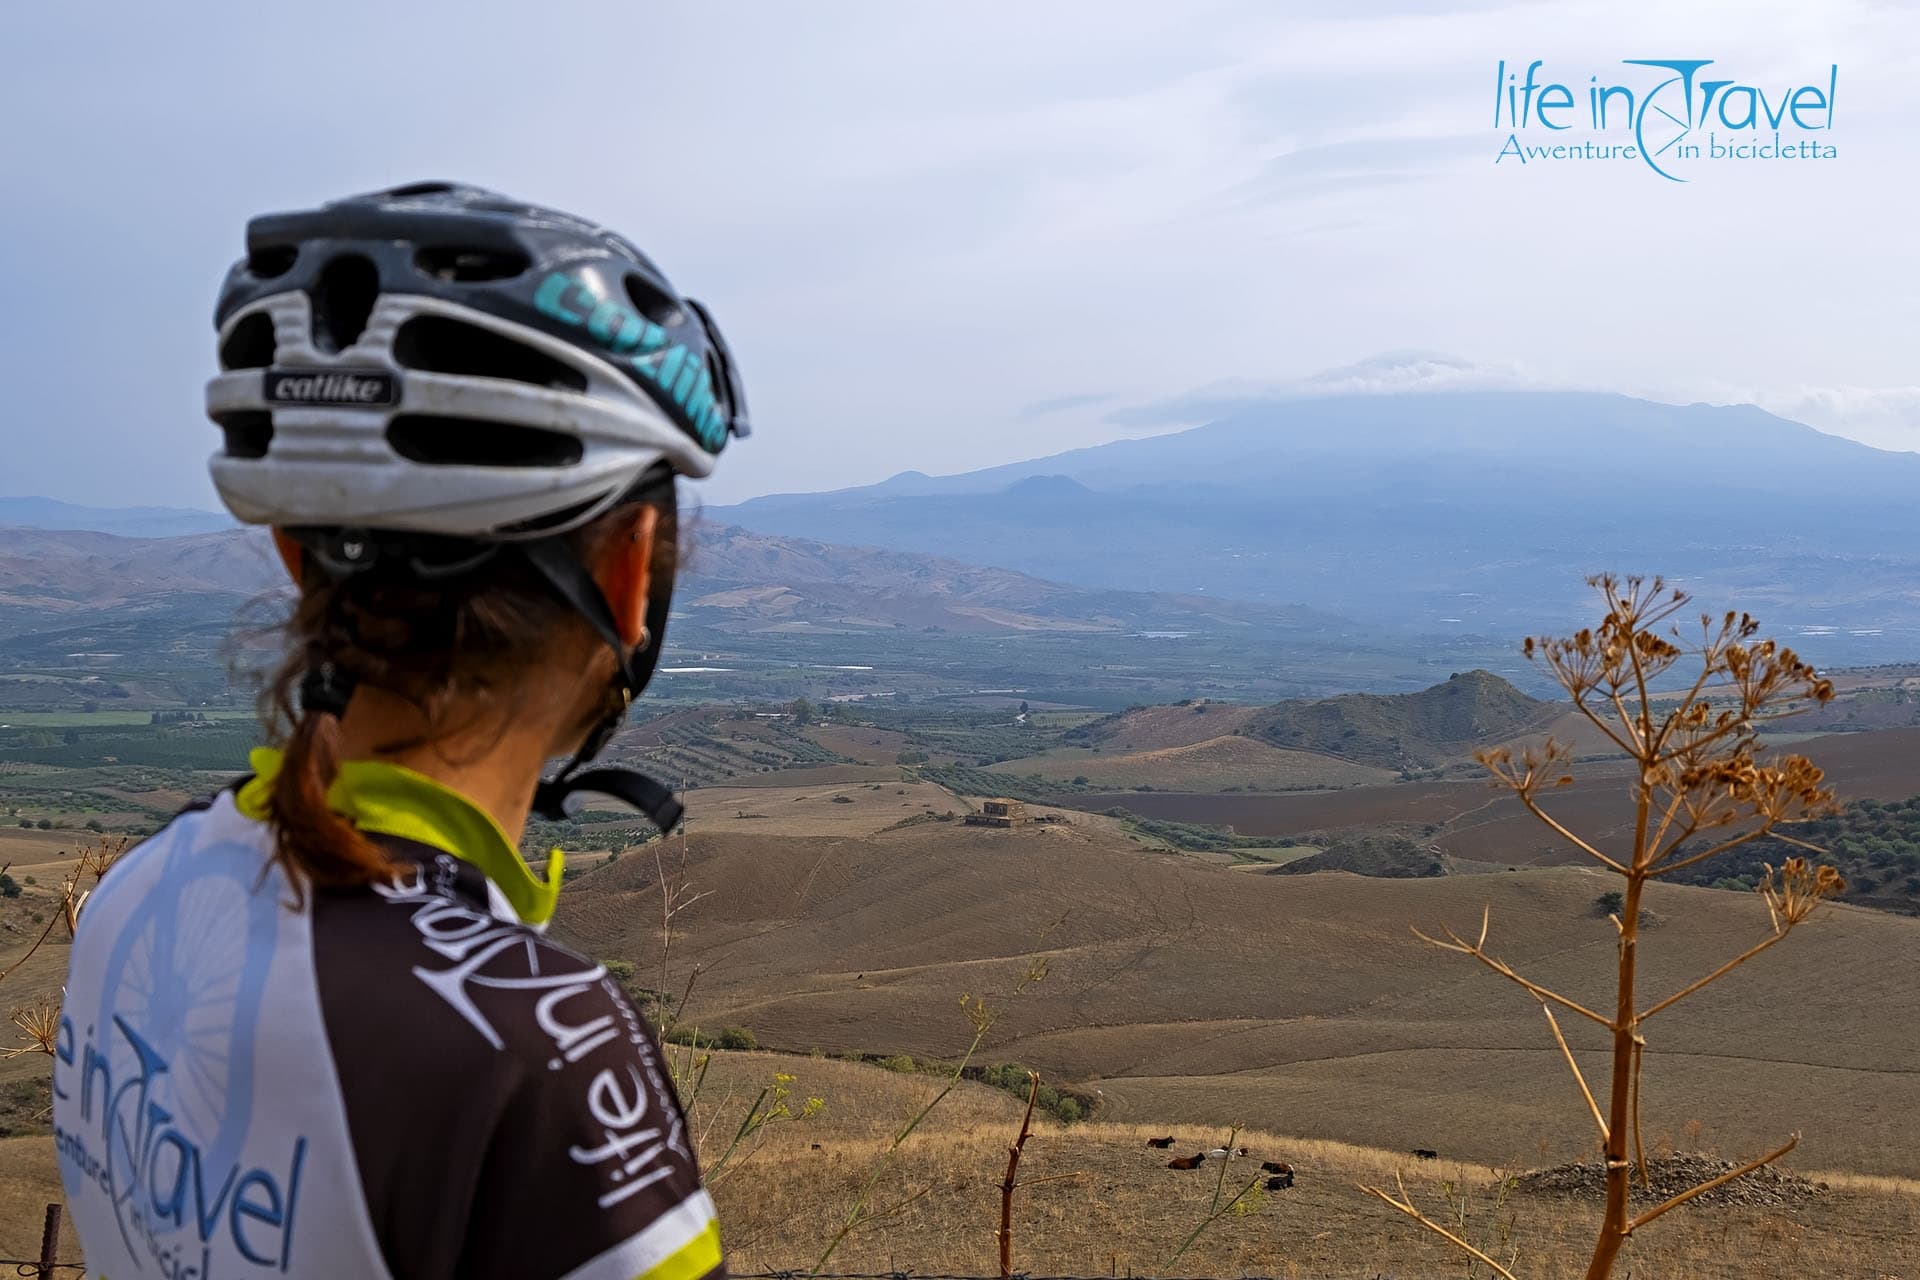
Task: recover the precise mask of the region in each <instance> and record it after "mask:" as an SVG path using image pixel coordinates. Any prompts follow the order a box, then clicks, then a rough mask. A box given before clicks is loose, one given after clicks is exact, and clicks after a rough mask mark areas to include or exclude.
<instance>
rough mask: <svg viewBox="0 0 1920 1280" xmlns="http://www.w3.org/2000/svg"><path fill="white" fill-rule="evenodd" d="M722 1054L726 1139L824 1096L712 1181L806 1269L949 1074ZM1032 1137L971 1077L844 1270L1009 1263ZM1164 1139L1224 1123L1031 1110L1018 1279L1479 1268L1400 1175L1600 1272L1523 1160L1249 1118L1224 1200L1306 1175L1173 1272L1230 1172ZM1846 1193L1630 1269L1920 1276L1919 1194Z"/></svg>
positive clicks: (755, 1240) (766, 1258) (1662, 1250)
mask: <svg viewBox="0 0 1920 1280" xmlns="http://www.w3.org/2000/svg"><path fill="white" fill-rule="evenodd" d="M719 1059H720V1060H719V1061H718V1062H717V1065H716V1066H715V1068H714V1070H713V1071H712V1072H711V1073H710V1075H709V1079H708V1084H707V1091H706V1092H707V1095H708V1097H709V1099H710V1100H711V1101H710V1103H709V1105H707V1106H705V1107H703V1108H700V1109H698V1114H699V1116H700V1118H701V1119H703V1120H705V1121H707V1122H708V1123H709V1125H710V1128H711V1132H712V1133H713V1134H715V1135H719V1134H726V1135H730V1134H731V1132H732V1130H733V1128H734V1127H735V1123H734V1118H735V1117H736V1116H737V1115H738V1114H739V1109H740V1107H741V1106H742V1105H744V1099H746V1098H748V1097H750V1096H751V1095H752V1093H753V1092H754V1091H756V1090H757V1088H758V1087H759V1084H760V1083H764V1082H765V1081H766V1080H767V1079H769V1078H770V1077H771V1075H772V1073H774V1072H776V1071H779V1072H785V1073H789V1074H792V1075H793V1076H794V1077H795V1082H794V1085H793V1088H794V1089H795V1090H796V1092H797V1093H798V1094H800V1095H813V1096H817V1097H820V1098H821V1099H822V1100H823V1101H824V1102H825V1103H826V1107H825V1110H824V1111H823V1112H822V1113H821V1114H820V1115H819V1116H817V1117H815V1118H813V1119H811V1120H806V1121H800V1122H795V1123H793V1124H789V1125H783V1126H776V1127H774V1128H773V1129H771V1130H769V1131H768V1132H767V1136H766V1138H765V1141H764V1143H762V1144H761V1145H760V1146H759V1147H758V1149H757V1150H754V1151H753V1152H752V1154H751V1155H750V1156H749V1157H748V1158H747V1159H746V1160H745V1161H744V1162H743V1163H739V1164H738V1165H737V1167H736V1168H735V1169H733V1170H732V1171H730V1173H729V1174H728V1176H726V1177H724V1178H723V1179H722V1180H721V1182H720V1183H719V1185H718V1186H717V1187H716V1188H715V1195H716V1199H717V1200H718V1202H719V1206H720V1214H721V1223H722V1227H723V1233H724V1237H725V1240H726V1244H727V1248H728V1251H729V1254H730V1259H731V1265H732V1266H733V1267H734V1268H735V1269H736V1270H738V1271H757V1270H763V1269H768V1270H773V1269H789V1268H798V1269H804V1268H807V1267H809V1266H811V1265H812V1264H813V1263H814V1262H815V1261H816V1260H817V1259H818V1257H819V1256H820V1253H821V1252H822V1251H823V1250H824V1249H825V1248H826V1246H827V1245H828V1243H829V1242H830V1241H831V1239H832V1237H833V1234H834V1233H835V1232H836V1231H837V1230H838V1228H839V1226H840V1224H841V1223H843V1222H844V1221H845V1220H846V1215H847V1213H848V1211H849V1209H850V1208H851V1206H852V1205H853V1203H854V1202H855V1198H856V1197H857V1195H858V1194H859V1191H860V1188H861V1186H862V1184H863V1183H865V1181H866V1179H867V1178H868V1176H869V1174H870V1173H871V1171H872V1170H873V1169H874V1168H875V1166H876V1164H877V1163H878V1162H879V1161H880V1160H881V1158H882V1157H883V1155H884V1153H885V1151H886V1149H887V1146H888V1144H889V1142H890V1139H891V1135H892V1134H893V1133H894V1132H895V1131H897V1128H898V1126H899V1125H900V1124H901V1122H902V1121H903V1120H904V1119H905V1118H906V1117H907V1116H908V1115H910V1114H912V1112H913V1111H915V1110H917V1109H918V1108H919V1107H920V1106H923V1105H925V1101H926V1100H927V1099H928V1098H929V1097H931V1095H932V1094H933V1093H934V1092H935V1091H936V1089H937V1088H938V1082H937V1081H935V1080H933V1079H931V1078H929V1077H925V1076H903V1075H896V1074H893V1073H890V1072H886V1071H882V1070H880V1069H879V1068H876V1067H869V1066H862V1065H854V1064H848V1063H842V1062H836V1061H832V1060H827V1059H813V1058H800V1059H795V1058H790V1057H775V1056H772V1055H766V1054H738V1055H734V1054H727V1055H719ZM714 1104H717V1105H714ZM1018 1128H1019V1107H1018V1105H1017V1104H1016V1103H1015V1101H1014V1099H1013V1098H1012V1097H1011V1096H1010V1095H1007V1094H1004V1093H998V1092H996V1091H992V1090H988V1089H986V1088H984V1087H982V1086H974V1085H963V1086H961V1087H960V1088H959V1089H957V1090H956V1091H955V1092H954V1093H953V1094H952V1095H950V1096H949V1097H948V1098H947V1100H946V1101H945V1102H944V1103H942V1104H941V1106H940V1107H939V1108H938V1109H936V1110H935V1111H934V1112H933V1114H932V1115H931V1117H930V1118H929V1120H928V1122H927V1123H926V1125H925V1126H924V1127H923V1128H922V1129H921V1130H919V1131H918V1132H916V1133H915V1135H914V1136H912V1137H911V1138H909V1139H908V1140H907V1141H906V1143H905V1144H903V1145H902V1146H901V1148H900V1149H899V1152H898V1154H897V1155H896V1156H895V1158H894V1159H893V1161H892V1162H891V1163H890V1166H889V1169H888V1171H887V1172H886V1174H885V1175H884V1176H883V1177H882V1178H881V1179H880V1181H879V1183H878V1184H877V1186H876V1188H875V1190H874V1192H873V1194H872V1198H871V1206H872V1208H873V1209H874V1210H876V1211H879V1216H877V1217H876V1218H875V1219H873V1220H872V1221H870V1222H869V1223H868V1224H867V1225H865V1226H864V1227H862V1228H861V1229H860V1230H858V1231H856V1232H855V1233H853V1234H852V1235H851V1236H850V1237H849V1238H848V1239H847V1240H846V1241H845V1242H844V1243H843V1244H842V1245H841V1246H840V1247H839V1249H838V1251H837V1252H836V1253H835V1254H834V1256H833V1258H832V1261H831V1266H832V1267H833V1268H839V1269H846V1270H862V1271H868V1270H884V1271H905V1270H917V1271H922V1272H929V1273H942V1272H954V1271H959V1272H963V1273H965V1272H970V1273H972V1274H976V1275H991V1274H993V1272H994V1269H995V1267H996V1266H997V1261H998V1260H997V1254H996V1249H997V1245H996V1241H995V1237H994V1232H995V1230H996V1229H997V1228H998V1225H999V1208H1000V1194H999V1185H1000V1181H1001V1178H1002V1176H1003V1175H1004V1172H1005V1166H1006V1144H1007V1143H1008V1142H1010V1141H1011V1140H1012V1138H1013V1136H1014V1134H1015V1133H1016V1132H1017V1130H1018ZM1164 1135H1173V1136H1176V1137H1178V1138H1179V1139H1180V1153H1181V1154H1190V1153H1191V1152H1192V1151H1196V1150H1200V1149H1202V1148H1204V1147H1209V1146H1212V1145H1214V1144H1216V1143H1220V1142H1223V1141H1224V1140H1225V1139H1226V1136H1227V1134H1226V1130H1225V1129H1224V1128H1221V1127H1218V1126H1208V1125H1203V1124H1195V1123H1156V1124H1144V1123H1141V1124H1128V1123H1105V1122H1095V1123H1089V1124H1082V1125H1077V1126H1074V1127H1071V1128H1066V1127H1062V1126H1060V1125H1058V1124H1056V1123H1053V1122H1051V1121H1047V1120H1044V1119H1042V1120H1039V1121H1036V1128H1035V1132H1034V1135H1033V1137H1032V1138H1031V1139H1030V1140H1029V1142H1028V1143H1027V1147H1026V1151H1025V1155H1024V1157H1023V1160H1022V1163H1021V1168H1020V1173H1021V1176H1022V1178H1023V1179H1029V1180H1032V1182H1033V1184H1034V1185H1030V1186H1027V1187H1025V1188H1023V1189H1022V1190H1020V1191H1018V1192H1016V1195H1015V1200H1014V1205H1015V1211H1014V1216H1013V1240H1014V1254H1013V1257H1014V1266H1015V1267H1016V1269H1019V1270H1023V1271H1031V1272H1033V1273H1036V1274H1049V1273H1051V1274H1075V1275H1105V1274H1154V1273H1158V1274H1178V1275H1225V1276H1232V1275H1264V1276H1285V1277H1296V1278H1299V1280H1306V1278H1308V1277H1314V1278H1319V1277H1328V1278H1331V1277H1355V1278H1365V1280H1377V1278H1378V1277H1386V1276H1396V1277H1415V1276H1420V1277H1428V1276H1443V1275H1444V1276H1465V1275H1467V1274H1468V1272H1467V1270H1466V1268H1465V1267H1464V1266H1463V1265H1462V1262H1463V1260H1462V1259H1461V1258H1460V1256H1459V1255H1458V1254H1456V1253H1453V1252H1451V1251H1450V1250H1449V1249H1448V1247H1447V1246H1445V1245H1444V1244H1443V1243H1441V1242H1439V1241H1437V1240H1436V1239H1435V1238H1433V1237H1432V1236H1430V1235H1428V1234H1426V1233H1425V1232H1423V1231H1422V1230H1420V1229H1419V1228H1418V1227H1416V1226H1415V1225H1414V1224H1412V1223H1411V1222H1409V1221H1407V1220H1406V1219H1405V1218H1403V1217H1401V1216H1400V1215H1398V1214H1396V1213H1394V1212H1393V1211H1392V1210H1390V1209H1388V1208H1387V1207H1386V1206H1384V1205H1382V1204H1380V1203H1379V1202H1378V1201H1376V1200H1373V1199H1371V1198H1369V1197H1367V1196H1365V1195H1364V1194H1362V1193H1361V1192H1360V1191H1359V1190H1358V1188H1357V1185H1356V1184H1358V1183H1361V1182H1368V1183H1385V1184H1386V1185H1387V1186H1389V1187H1391V1186H1392V1180H1393V1177H1394V1175H1395V1174H1396V1173H1398V1174H1400V1175H1401V1176H1403V1177H1404V1178H1405V1179H1406V1184H1407V1187H1408V1189H1409V1191H1411V1192H1412V1193H1413V1195H1414V1197H1415V1200H1416V1202H1417V1203H1418V1204H1419V1205H1420V1206H1421V1207H1422V1208H1424V1209H1425V1210H1427V1211H1428V1212H1429V1213H1431V1214H1433V1215H1434V1216H1436V1217H1442V1218H1445V1219H1447V1220H1449V1221H1451V1222H1454V1223H1456V1224H1457V1223H1458V1222H1459V1221H1460V1218H1461V1215H1462V1214H1464V1218H1465V1222H1466V1234H1467V1236H1468V1238H1469V1239H1471V1240H1472V1241H1473V1242H1474V1243H1476V1244H1478V1245H1480V1246H1482V1247H1484V1248H1486V1249H1487V1250H1488V1251H1489V1252H1491V1253H1494V1254H1495V1255H1496V1256H1498V1257H1501V1258H1502V1259H1503V1260H1512V1261H1514V1262H1515V1265H1516V1269H1517V1271H1518V1272H1519V1274H1521V1275H1523V1276H1526V1277H1528V1278H1529V1280H1570V1278H1571V1277H1577V1276H1579V1275H1581V1274H1582V1273H1583V1265H1584V1264H1580V1263H1577V1261H1576V1259H1578V1258H1579V1257H1580V1256H1581V1250H1582V1248H1583V1247H1584V1246H1585V1245H1587V1244H1588V1243H1589V1238H1590V1236H1591V1234H1592V1231H1593V1224H1594V1223H1595V1222H1596V1220H1597V1206H1596V1205H1594V1204H1591V1203H1585V1202H1580V1201H1570V1200H1566V1199H1561V1198H1554V1197H1542V1196H1530V1195H1527V1194H1524V1193H1520V1192H1515V1191H1512V1190H1507V1191H1505V1192H1503V1191H1502V1184H1503V1182H1504V1181H1505V1179H1506V1178H1507V1177H1509V1176H1511V1175H1512V1174H1513V1173H1515V1172H1517V1170H1518V1167H1517V1166H1509V1167H1502V1168H1496V1167H1492V1166H1489V1165H1485V1164H1478V1163H1473V1162H1467V1161H1460V1160H1453V1159H1445V1158H1443V1159H1440V1160H1436V1161H1419V1160H1414V1159H1412V1158H1410V1157H1409V1156H1408V1155H1406V1154H1404V1153H1401V1152H1394V1151H1384V1150H1378V1149H1368V1148H1365V1147H1359V1146H1354V1145H1350V1144H1345V1143H1339V1142H1329V1141H1321V1140H1313V1139H1307V1138H1302V1137H1299V1136H1297V1135H1295V1134H1292V1133H1291V1132H1290V1131H1287V1130H1279V1131H1269V1130H1266V1129H1261V1128H1254V1129H1249V1130H1246V1131H1243V1133H1242V1135H1241V1137H1240V1138H1239V1141H1241V1142H1244V1143H1246V1144H1247V1145H1248V1146H1249V1147H1250V1148H1251V1150H1252V1153H1253V1157H1254V1158H1253V1159H1249V1160H1247V1161H1236V1162H1232V1163H1230V1164H1229V1166H1228V1175H1227V1177H1228V1181H1227V1188H1228V1189H1227V1191H1226V1195H1225V1196H1224V1197H1223V1199H1227V1200H1231V1198H1232V1196H1233V1195H1234V1193H1235V1192H1238V1191H1240V1190H1241V1189H1242V1188H1243V1187H1245V1186H1246V1185H1247V1183H1248V1182H1249V1181H1250V1180H1251V1179H1252V1178H1253V1176H1254V1175H1255V1174H1256V1173H1257V1165H1258V1162H1259V1160H1261V1159H1272V1160H1284V1161H1287V1162H1288V1163H1290V1164H1292V1165H1293V1166H1294V1167H1295V1169H1296V1181H1295V1185H1294V1186H1293V1187H1292V1188H1291V1189H1285V1190H1278V1191H1273V1192H1267V1191H1266V1190H1265V1189H1264V1188H1262V1189H1260V1190H1259V1191H1257V1192H1256V1193H1255V1194H1253V1195H1251V1196H1249V1197H1248V1198H1247V1199H1246V1200H1245V1201H1244V1202H1243V1203H1242V1204H1241V1206H1240V1208H1239V1209H1238V1210H1236V1211H1231V1212H1228V1213H1225V1214H1223V1215H1222V1216H1220V1217H1219V1219H1218V1220H1217V1221H1215V1222H1214V1223H1213V1224H1212V1225H1211V1226H1210V1227H1209V1228H1208V1229H1207V1230H1206V1231H1205V1232H1204V1233H1202V1234H1201V1236H1200V1237H1199V1239H1198V1240H1197V1241H1196V1242H1195V1243H1194V1244H1193V1245H1192V1247H1191V1248H1189V1249H1188V1251H1187V1252H1186V1253H1185V1254H1184V1255H1183V1256H1181V1257H1180V1258H1179V1259H1178V1261H1177V1262H1175V1263H1173V1264H1172V1265H1171V1266H1169V1259H1170V1258H1172V1256H1173V1254H1174V1252H1175V1250H1176V1249H1177V1248H1178V1247H1179V1246H1180V1244H1181V1242H1182V1240H1184V1239H1185V1238H1186V1237H1187V1236H1188V1234H1189V1233H1191V1232H1192V1231H1193V1229H1194V1228H1195V1227H1196V1226H1198V1225H1199V1224H1200V1223H1201V1222H1202V1221H1203V1220H1204V1219H1206V1218H1207V1216H1208V1215H1209V1211H1210V1208H1211V1202H1212V1199H1213V1195H1214V1191H1215V1187H1216V1186H1217V1185H1218V1184H1219V1166H1218V1165H1217V1164H1214V1165H1208V1166H1204V1167H1203V1168H1202V1169H1201V1170H1199V1171H1196V1172H1190V1173H1189V1172H1176V1171H1173V1170H1169V1169H1168V1168H1166V1160H1167V1154H1168V1153H1164V1152H1160V1151H1154V1150H1150V1149H1148V1148H1147V1147H1146V1139H1147V1138H1148V1137H1155V1136H1164ZM815 1144H818V1149H817V1150H816V1149H815ZM712 1146H713V1143H712V1142H711V1141H709V1143H708V1148H709V1149H711V1148H712ZM1815 1176H1816V1177H1824V1176H1825V1175H1818V1174H1816V1175H1815ZM1043 1180H1044V1181H1043ZM1843 1183H1844V1180H1843V1182H1836V1183H1834V1184H1833V1189H1832V1190H1831V1191H1830V1192H1828V1193H1827V1194H1825V1195H1822V1196H1819V1197H1816V1198H1814V1199H1812V1200H1810V1201H1809V1202H1807V1203H1805V1204H1800V1205H1793V1206H1786V1207H1778V1208H1748V1207H1738V1208H1736V1207H1721V1206H1713V1207H1699V1208H1688V1209H1683V1210H1680V1211H1678V1212H1676V1213H1674V1214H1672V1215H1670V1216H1668V1217H1667V1218H1666V1219H1664V1220H1663V1221H1662V1222H1660V1223H1659V1224H1658V1225H1657V1226H1654V1227H1650V1228H1649V1229H1648V1230H1647V1231H1646V1232H1645V1233H1644V1234H1643V1235H1642V1236H1641V1237H1640V1238H1638V1239H1637V1240H1636V1241H1635V1242H1634V1245H1633V1251H1632V1253H1631V1254H1630V1255H1629V1256H1628V1257H1627V1258H1626V1259H1625V1260H1624V1263H1623V1265H1622V1267H1621V1270H1620V1274H1621V1275H1622V1276H1623V1277H1624V1276H1627V1275H1634V1276H1653V1277H1659V1278H1660V1280H1750V1278H1751V1277H1758V1276H1781V1277H1785V1276H1805V1277H1842V1276H1845V1277H1895V1276H1899V1277H1910V1276H1913V1275H1915V1274H1920V1185H1916V1184H1908V1183H1897V1182H1881V1183H1875V1184H1869V1183H1864V1182H1859V1181H1855V1182H1852V1183H1850V1184H1843ZM887 1210H893V1212H886V1211H887ZM1475 1274H1479V1275H1484V1274H1486V1273H1485V1270H1484V1268H1482V1269H1480V1270H1479V1271H1477V1272H1476V1273H1475Z"/></svg>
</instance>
